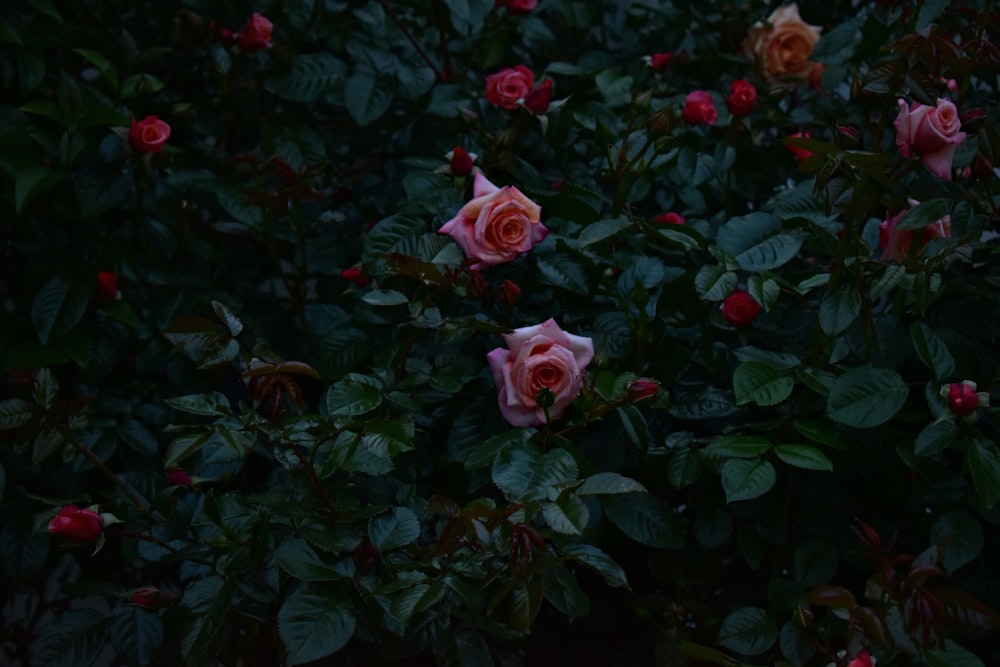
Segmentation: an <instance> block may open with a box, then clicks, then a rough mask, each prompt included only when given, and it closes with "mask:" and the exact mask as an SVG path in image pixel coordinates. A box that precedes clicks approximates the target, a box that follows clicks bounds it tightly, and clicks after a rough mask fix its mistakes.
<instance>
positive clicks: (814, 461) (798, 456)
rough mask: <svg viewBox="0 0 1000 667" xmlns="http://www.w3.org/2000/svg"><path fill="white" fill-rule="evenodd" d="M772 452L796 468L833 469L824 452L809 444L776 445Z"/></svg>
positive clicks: (830, 470)
mask: <svg viewBox="0 0 1000 667" xmlns="http://www.w3.org/2000/svg"><path fill="white" fill-rule="evenodd" d="M774 453H775V454H777V456H778V458H779V459H781V460H782V461H784V462H785V463H787V464H788V465H790V466H795V467H796V468H804V469H806V470H826V471H828V472H832V471H833V463H832V462H831V461H830V459H829V458H827V456H826V454H824V453H823V452H822V451H820V450H819V449H817V448H816V447H812V446H811V445H778V446H777V447H775V448H774Z"/></svg>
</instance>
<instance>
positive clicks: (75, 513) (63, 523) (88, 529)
mask: <svg viewBox="0 0 1000 667" xmlns="http://www.w3.org/2000/svg"><path fill="white" fill-rule="evenodd" d="M103 530H104V521H103V519H101V515H100V514H98V513H97V512H95V511H94V510H92V509H81V508H79V507H77V506H76V505H63V506H62V508H61V509H60V510H59V513H58V514H56V515H55V517H53V519H52V521H49V533H51V534H52V535H58V536H60V537H65V538H66V539H69V540H75V541H77V542H94V541H96V540H97V538H98V537H100V536H101V532H102V531H103Z"/></svg>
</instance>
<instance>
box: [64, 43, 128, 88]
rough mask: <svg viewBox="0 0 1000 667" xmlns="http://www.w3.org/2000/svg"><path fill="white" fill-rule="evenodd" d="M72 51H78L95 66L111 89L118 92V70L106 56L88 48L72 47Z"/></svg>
mask: <svg viewBox="0 0 1000 667" xmlns="http://www.w3.org/2000/svg"><path fill="white" fill-rule="evenodd" d="M73 51H75V52H76V53H79V54H80V55H81V56H83V57H84V58H86V59H87V61H88V62H89V63H90V64H91V65H93V66H94V67H95V68H97V71H98V72H100V74H101V76H102V77H104V80H105V81H107V82H108V85H110V86H111V90H112V91H113V92H116V93H117V92H118V70H116V69H115V66H114V65H112V64H111V62H110V61H109V60H108V59H107V58H105V57H104V56H102V55H101V54H100V53H98V52H97V51H90V50H88V49H73Z"/></svg>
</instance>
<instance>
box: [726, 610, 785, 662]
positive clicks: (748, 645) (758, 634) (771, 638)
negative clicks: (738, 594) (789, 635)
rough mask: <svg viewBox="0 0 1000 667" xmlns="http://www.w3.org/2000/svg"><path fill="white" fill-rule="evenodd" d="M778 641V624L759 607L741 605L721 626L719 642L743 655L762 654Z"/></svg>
mask: <svg viewBox="0 0 1000 667" xmlns="http://www.w3.org/2000/svg"><path fill="white" fill-rule="evenodd" d="M776 641H778V626H777V625H776V624H775V623H774V620H772V619H771V617H770V616H768V615H767V612H766V611H764V610H763V609H760V608H759V607H740V608H739V609H735V610H733V611H732V612H730V613H729V615H727V616H726V618H725V619H723V621H722V627H721V628H719V643H720V644H722V645H723V646H724V647H726V648H728V649H729V650H730V651H735V652H737V653H742V654H743V655H760V654H761V653H764V652H765V651H767V650H768V649H769V648H771V647H772V646H774V643H775V642H776Z"/></svg>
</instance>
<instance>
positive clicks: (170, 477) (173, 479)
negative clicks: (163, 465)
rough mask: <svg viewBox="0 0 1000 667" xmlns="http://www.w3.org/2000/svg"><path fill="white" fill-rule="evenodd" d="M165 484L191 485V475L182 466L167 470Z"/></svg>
mask: <svg viewBox="0 0 1000 667" xmlns="http://www.w3.org/2000/svg"><path fill="white" fill-rule="evenodd" d="M167 484H168V485H170V486H191V475H189V474H188V471H187V470H185V469H184V468H174V469H173V470H168V471H167Z"/></svg>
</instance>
